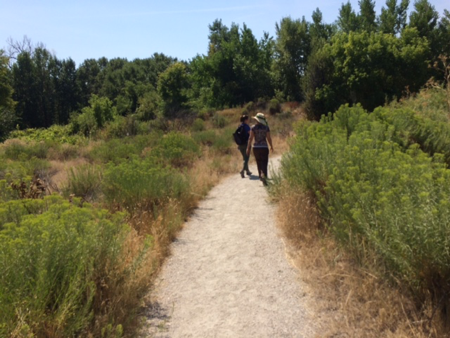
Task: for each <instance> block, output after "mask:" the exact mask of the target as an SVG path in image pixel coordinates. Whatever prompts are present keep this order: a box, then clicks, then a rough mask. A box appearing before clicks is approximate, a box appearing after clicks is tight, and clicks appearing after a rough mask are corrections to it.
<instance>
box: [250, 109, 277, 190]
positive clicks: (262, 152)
mask: <svg viewBox="0 0 450 338" xmlns="http://www.w3.org/2000/svg"><path fill="white" fill-rule="evenodd" d="M253 118H254V119H255V120H256V124H255V125H254V126H253V127H251V129H250V138H249V140H248V144H247V155H248V156H250V150H251V148H252V143H253V142H254V143H253V155H254V156H255V160H256V165H257V166H258V174H259V179H260V180H261V181H262V182H263V184H264V185H267V177H268V175H267V167H268V164H269V146H270V151H272V152H273V145H272V138H271V137H270V128H269V125H268V123H267V120H266V117H265V116H264V114H263V113H258V114H256V116H253Z"/></svg>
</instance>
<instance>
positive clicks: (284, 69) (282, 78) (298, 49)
mask: <svg viewBox="0 0 450 338" xmlns="http://www.w3.org/2000/svg"><path fill="white" fill-rule="evenodd" d="M275 29H276V33H277V38H276V41H275V60H274V64H273V71H274V74H275V81H276V82H277V87H278V88H279V89H280V90H281V91H282V92H283V93H284V94H285V96H286V97H287V98H288V99H291V100H297V101H301V100H302V99H303V93H302V89H301V79H302V77H303V76H304V74H305V71H306V66H307V63H308V57H309V55H310V53H311V35H310V32H309V24H308V23H307V22H306V20H305V18H303V19H302V20H292V19H291V18H290V17H286V18H283V19H282V20H281V22H280V23H279V24H278V23H277V24H276V26H275Z"/></svg>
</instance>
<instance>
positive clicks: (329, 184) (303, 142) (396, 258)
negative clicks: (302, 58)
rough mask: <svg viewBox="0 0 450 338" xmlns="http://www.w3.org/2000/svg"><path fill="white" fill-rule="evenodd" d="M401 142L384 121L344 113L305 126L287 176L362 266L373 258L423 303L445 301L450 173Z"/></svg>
mask: <svg viewBox="0 0 450 338" xmlns="http://www.w3.org/2000/svg"><path fill="white" fill-rule="evenodd" d="M391 114H396V112H395V111H392V112H391ZM400 136H401V135H399V131H398V130H397V129H396V127H395V126H394V125H392V124H390V123H387V122H386V120H385V119H382V118H380V115H379V114H371V115H368V114H367V113H366V112H364V111H363V110H362V109H361V107H354V108H349V107H342V108H341V109H340V110H339V111H338V112H337V113H336V114H335V115H333V116H331V115H330V116H328V117H324V118H323V119H322V120H321V122H320V123H309V122H308V123H302V124H301V125H299V127H298V136H297V137H296V140H295V142H294V144H293V146H292V149H291V152H290V155H288V156H286V157H285V158H284V159H283V164H282V173H283V176H284V177H285V178H286V180H287V181H288V183H289V184H290V185H291V186H294V187H295V186H296V187H305V188H307V189H309V190H311V191H312V192H314V194H315V196H316V198H317V200H318V203H319V207H320V209H321V214H322V217H324V218H325V219H326V220H327V221H328V224H329V225H330V229H331V231H332V233H333V234H334V235H335V237H336V239H337V240H338V241H339V242H340V243H341V244H343V245H345V246H346V247H347V248H348V250H350V251H351V252H353V253H354V254H355V256H356V257H357V258H358V260H359V261H360V262H361V263H362V264H368V263H369V262H367V261H365V259H367V257H373V255H375V256H376V257H377V258H376V259H377V261H378V262H380V263H381V264H382V265H383V267H384V268H385V269H386V271H387V275H394V276H395V277H396V278H397V279H399V280H401V281H402V283H404V284H405V285H408V286H409V287H410V288H411V289H412V290H413V291H414V293H415V294H416V295H419V298H420V299H424V298H423V297H425V296H426V294H427V293H428V292H430V293H431V294H433V295H436V297H437V298H440V296H441V295H443V294H446V293H448V292H449V291H450V288H449V285H450V269H449V266H450V254H449V252H450V251H449V250H448V248H449V247H450V238H449V237H448V236H447V235H446V233H448V232H449V231H450V204H449V203H448V201H449V199H450V180H449V179H450V170H448V169H447V168H446V165H445V164H444V163H443V161H442V159H443V158H442V156H440V155H436V156H434V157H430V156H428V155H427V154H425V153H423V152H422V151H421V150H420V149H419V146H418V145H417V144H412V145H409V144H403V143H398V142H397V141H398V140H399V139H401V137H400ZM368 251H369V252H368ZM369 264H370V263H369ZM446 306H447V307H448V306H450V304H446Z"/></svg>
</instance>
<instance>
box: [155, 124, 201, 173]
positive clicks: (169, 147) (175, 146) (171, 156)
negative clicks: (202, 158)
mask: <svg viewBox="0 0 450 338" xmlns="http://www.w3.org/2000/svg"><path fill="white" fill-rule="evenodd" d="M199 155H200V148H199V146H198V144H197V143H196V142H195V141H194V139H193V138H191V137H190V136H187V135H183V134H181V133H176V132H171V133H168V134H166V135H164V136H163V137H162V138H161V140H160V142H159V143H158V144H157V145H156V146H155V148H154V149H152V151H151V152H150V157H152V158H153V159H154V160H155V162H157V163H161V164H170V165H172V166H174V167H180V168H182V167H186V166H189V165H191V164H192V162H193V160H194V159H195V158H197V157H198V156H199Z"/></svg>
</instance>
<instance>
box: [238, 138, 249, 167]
mask: <svg viewBox="0 0 450 338" xmlns="http://www.w3.org/2000/svg"><path fill="white" fill-rule="evenodd" d="M238 149H239V151H240V152H241V154H242V159H243V160H244V165H243V167H242V171H250V170H249V169H248V160H249V159H250V155H248V156H247V143H246V144H241V145H240V146H238Z"/></svg>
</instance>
